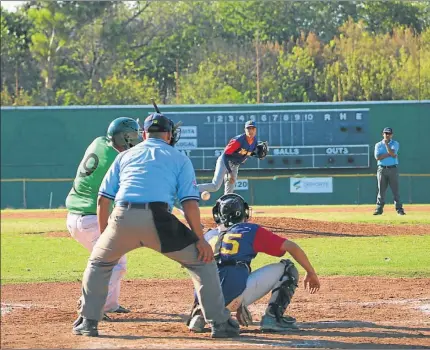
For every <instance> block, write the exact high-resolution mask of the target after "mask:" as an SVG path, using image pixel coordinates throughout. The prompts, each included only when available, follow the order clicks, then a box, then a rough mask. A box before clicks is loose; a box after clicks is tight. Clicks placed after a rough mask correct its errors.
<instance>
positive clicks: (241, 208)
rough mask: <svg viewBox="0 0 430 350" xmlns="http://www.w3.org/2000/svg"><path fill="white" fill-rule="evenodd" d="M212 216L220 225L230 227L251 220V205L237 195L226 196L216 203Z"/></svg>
mask: <svg viewBox="0 0 430 350" xmlns="http://www.w3.org/2000/svg"><path fill="white" fill-rule="evenodd" d="M212 215H213V218H214V220H215V222H216V223H217V224H218V225H219V224H224V226H225V227H229V226H232V225H234V224H238V223H240V222H242V221H245V220H248V219H249V205H248V203H246V202H245V200H244V199H243V198H242V197H241V196H239V195H238V194H236V193H229V194H225V195H223V196H221V197H220V198H219V199H218V200H217V201H216V203H215V205H214V207H213V208H212Z"/></svg>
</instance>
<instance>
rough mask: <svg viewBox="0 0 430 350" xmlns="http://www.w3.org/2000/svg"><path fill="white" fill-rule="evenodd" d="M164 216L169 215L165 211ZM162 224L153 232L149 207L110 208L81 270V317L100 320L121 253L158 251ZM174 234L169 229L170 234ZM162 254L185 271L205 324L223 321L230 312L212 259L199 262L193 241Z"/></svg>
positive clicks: (154, 226)
mask: <svg viewBox="0 0 430 350" xmlns="http://www.w3.org/2000/svg"><path fill="white" fill-rule="evenodd" d="M163 215H164V214H163ZM165 215H172V214H170V213H167V212H166V214H165ZM174 219H175V220H177V219H176V218H174ZM178 223H179V221H178ZM157 224H158V222H157ZM179 224H181V225H183V224H182V223H179ZM163 225H164V224H161V226H160V225H158V232H157V227H156V224H155V222H154V214H153V212H152V211H151V209H134V208H130V209H128V208H122V207H115V208H114V210H113V212H112V214H111V216H110V218H109V223H108V227H107V228H106V230H105V231H104V232H103V233H102V235H101V236H100V238H99V240H98V241H97V243H96V245H95V246H94V248H93V251H92V253H91V256H90V258H89V260H88V265H87V268H86V270H85V272H84V277H83V281H82V297H81V299H82V308H81V315H82V316H83V317H85V318H87V319H91V320H101V319H102V316H103V305H104V304H105V302H106V297H107V294H108V285H109V279H110V277H111V274H112V270H113V268H114V266H115V265H116V264H117V263H118V260H119V259H120V258H121V256H123V255H125V254H126V253H128V252H130V251H132V250H134V249H136V248H140V247H147V248H151V249H153V250H155V251H157V252H161V251H162V250H163V248H162V247H163V246H165V247H166V244H164V243H163V242H162V241H160V237H163V236H164V237H165V235H166V232H161V231H160V228H161V229H162V228H163ZM166 227H167V226H166ZM178 231H180V230H178ZM180 232H182V231H180ZM167 234H169V232H167ZM174 234H175V233H174V232H172V235H174ZM177 238H180V237H177ZM184 239H185V237H184ZM164 240H165V239H164ZM163 254H164V255H165V256H167V257H168V258H170V259H172V260H175V261H177V262H179V263H180V264H181V265H182V266H183V267H185V268H186V269H187V270H188V272H189V274H190V276H191V279H192V281H193V283H194V288H195V290H196V292H197V296H198V299H199V302H200V305H202V307H203V313H204V316H205V319H206V321H207V322H208V323H209V324H214V323H224V322H226V321H227V320H228V319H229V317H230V312H229V311H228V310H227V309H226V308H225V302H224V296H223V294H222V290H221V286H220V280H219V276H218V272H217V267H216V264H215V262H214V261H212V262H211V263H204V262H202V261H200V260H199V259H198V250H197V248H196V245H195V243H193V244H189V245H188V246H186V247H185V248H183V249H181V250H179V251H172V252H168V253H163ZM190 292H191V291H190Z"/></svg>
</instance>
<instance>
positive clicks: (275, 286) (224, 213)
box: [187, 193, 320, 332]
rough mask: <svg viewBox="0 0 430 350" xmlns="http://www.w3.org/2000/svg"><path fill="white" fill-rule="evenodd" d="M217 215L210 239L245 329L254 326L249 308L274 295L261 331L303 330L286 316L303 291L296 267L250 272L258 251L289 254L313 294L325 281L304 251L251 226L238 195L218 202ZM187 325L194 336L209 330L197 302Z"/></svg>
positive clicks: (231, 305) (285, 263)
mask: <svg viewBox="0 0 430 350" xmlns="http://www.w3.org/2000/svg"><path fill="white" fill-rule="evenodd" d="M212 213H213V218H214V220H215V222H216V223H217V225H218V227H217V228H215V229H212V230H209V231H208V232H206V233H205V239H206V240H207V241H208V242H209V244H210V245H211V246H212V249H213V250H214V256H215V261H216V262H217V264H218V273H219V277H220V281H221V287H222V291H223V294H224V299H225V303H226V306H227V308H228V309H229V310H230V311H232V312H234V311H236V318H237V320H238V322H239V323H240V325H242V326H248V325H249V324H251V323H252V317H251V314H250V312H249V311H248V309H247V306H248V305H250V304H252V303H254V302H255V301H257V300H259V299H260V298H262V297H263V296H265V295H266V294H268V293H269V292H271V294H272V295H271V298H270V300H269V304H268V305H267V308H266V310H265V313H264V315H263V317H262V319H261V322H260V329H261V330H262V331H285V330H291V329H298V327H297V325H296V319H295V318H293V317H290V316H285V315H284V313H285V310H286V309H287V307H288V305H289V304H290V302H291V298H292V297H293V295H294V292H295V290H296V288H297V287H298V281H299V273H298V271H297V268H296V267H295V266H294V263H293V262H292V261H291V260H289V259H286V260H284V259H282V260H281V261H280V262H278V263H274V264H270V265H266V266H264V267H261V268H259V269H258V270H256V271H254V272H251V262H252V260H253V259H254V258H255V257H256V256H257V254H258V253H266V254H268V255H272V256H278V257H281V256H283V255H284V254H285V253H286V252H288V253H289V254H291V256H292V257H293V258H294V259H295V260H296V261H297V262H298V263H299V264H300V265H301V266H302V267H303V268H304V269H305V271H306V276H305V278H304V287H305V289H308V290H309V292H310V293H311V294H314V293H316V292H317V291H318V290H319V288H320V282H319V280H318V276H317V274H316V272H315V270H314V268H313V267H312V264H311V263H310V262H309V259H308V258H307V256H306V254H305V252H304V251H303V250H302V249H301V248H300V247H299V246H298V245H297V244H296V243H294V242H292V241H290V240H287V239H285V238H281V237H280V236H277V235H275V234H274V233H272V232H270V231H268V230H266V229H264V228H263V227H261V226H260V225H257V224H253V223H248V222H247V221H248V219H249V206H248V204H247V203H246V202H245V200H244V199H243V198H242V197H241V196H239V195H237V194H234V193H232V194H227V195H223V196H222V197H221V198H219V199H218V200H217V202H216V204H215V206H214V207H213V209H212ZM187 325H188V328H189V329H190V330H191V331H194V332H202V331H203V329H204V327H205V320H204V317H203V315H202V313H201V311H200V306H199V304H198V302H197V301H195V302H194V305H193V308H192V311H191V315H190V317H189V319H188V321H187Z"/></svg>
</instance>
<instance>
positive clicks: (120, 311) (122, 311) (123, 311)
mask: <svg viewBox="0 0 430 350" xmlns="http://www.w3.org/2000/svg"><path fill="white" fill-rule="evenodd" d="M108 312H112V313H116V314H128V313H130V312H131V311H130V310H129V309H126V308H125V307H122V306H121V305H120V306H118V308H116V309H115V310H112V311H108Z"/></svg>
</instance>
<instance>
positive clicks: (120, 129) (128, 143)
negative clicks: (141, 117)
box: [107, 117, 143, 149]
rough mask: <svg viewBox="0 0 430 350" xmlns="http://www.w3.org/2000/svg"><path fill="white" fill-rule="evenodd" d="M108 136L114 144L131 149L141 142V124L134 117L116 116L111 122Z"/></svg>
mask: <svg viewBox="0 0 430 350" xmlns="http://www.w3.org/2000/svg"><path fill="white" fill-rule="evenodd" d="M107 138H108V139H109V140H111V141H112V143H113V144H114V146H116V147H121V148H123V149H129V148H131V147H133V146H136V145H137V144H138V143H139V142H141V141H142V140H143V139H142V135H141V133H140V132H139V124H138V123H137V121H135V120H134V119H132V118H127V117H120V118H116V119H115V120H113V121H112V123H110V124H109V127H108V130H107Z"/></svg>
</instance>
